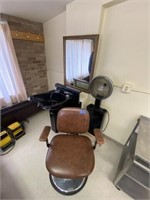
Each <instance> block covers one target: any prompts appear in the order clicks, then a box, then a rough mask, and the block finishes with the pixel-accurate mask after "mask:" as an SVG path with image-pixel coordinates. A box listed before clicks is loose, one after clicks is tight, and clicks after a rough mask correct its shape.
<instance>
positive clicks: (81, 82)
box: [63, 35, 99, 92]
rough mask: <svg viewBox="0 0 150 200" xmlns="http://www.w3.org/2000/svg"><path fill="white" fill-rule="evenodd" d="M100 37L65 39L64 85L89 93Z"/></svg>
mask: <svg viewBox="0 0 150 200" xmlns="http://www.w3.org/2000/svg"><path fill="white" fill-rule="evenodd" d="M98 40H99V35H78V36H65V37H63V51H64V84H65V85H68V86H71V87H75V88H77V89H79V90H81V91H84V92H89V91H88V86H89V82H90V81H91V79H92V77H93V72H94V66H95V60H96V53H97V47H98Z"/></svg>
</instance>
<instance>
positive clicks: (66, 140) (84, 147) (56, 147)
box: [46, 135, 95, 179]
mask: <svg viewBox="0 0 150 200" xmlns="http://www.w3.org/2000/svg"><path fill="white" fill-rule="evenodd" d="M94 162H95V161H94V152H93V147H92V143H91V141H90V139H89V138H88V137H86V136H77V135H57V136H55V137H54V138H53V139H52V141H51V143H50V147H49V149H48V152H47V156H46V167H47V170H48V171H49V173H50V174H51V175H54V176H56V177H59V178H68V179H73V178H81V177H86V176H88V175H89V174H90V173H91V172H92V171H93V168H94Z"/></svg>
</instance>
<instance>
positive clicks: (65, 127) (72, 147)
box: [39, 107, 104, 195]
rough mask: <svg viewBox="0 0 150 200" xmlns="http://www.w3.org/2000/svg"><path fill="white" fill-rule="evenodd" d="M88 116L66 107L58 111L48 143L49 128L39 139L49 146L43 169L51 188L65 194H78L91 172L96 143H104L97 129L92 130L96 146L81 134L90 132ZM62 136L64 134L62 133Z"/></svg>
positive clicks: (82, 111) (77, 109)
mask: <svg viewBox="0 0 150 200" xmlns="http://www.w3.org/2000/svg"><path fill="white" fill-rule="evenodd" d="M89 123H90V117H89V112H88V111H87V110H84V109H81V108H75V107H72V108H71V107H67V108H62V109H60V110H59V112H58V115H57V129H58V131H59V132H61V133H60V134H57V135H55V136H54V137H53V138H52V140H51V142H50V143H49V141H48V135H49V132H50V130H51V127H49V126H46V127H44V129H43V132H42V134H41V136H40V138H39V140H40V141H45V142H46V144H47V147H48V152H47V156H46V168H47V170H48V172H49V177H50V182H51V184H52V186H53V187H54V189H55V190H56V191H57V192H59V193H61V194H64V195H72V194H75V193H77V192H79V191H80V190H81V189H82V188H83V187H84V185H85V183H86V181H87V179H88V176H89V175H90V174H91V172H92V171H93V169H94V163H95V159H94V151H93V150H94V149H95V147H96V144H97V143H98V144H103V143H104V139H103V136H102V133H101V132H100V130H99V129H95V130H94V134H95V144H94V145H93V146H92V142H91V140H90V139H89V137H87V136H85V135H83V133H86V132H87V131H88V129H89ZM64 133H65V134H64Z"/></svg>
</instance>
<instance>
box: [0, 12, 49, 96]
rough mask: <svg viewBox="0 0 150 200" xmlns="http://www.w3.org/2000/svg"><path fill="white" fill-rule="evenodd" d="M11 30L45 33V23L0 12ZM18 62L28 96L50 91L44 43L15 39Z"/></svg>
mask: <svg viewBox="0 0 150 200" xmlns="http://www.w3.org/2000/svg"><path fill="white" fill-rule="evenodd" d="M0 15H1V16H0V17H1V18H2V19H4V20H6V21H7V22H8V24H9V27H10V30H13V31H21V32H28V33H34V34H43V24H41V23H38V22H31V21H28V20H25V19H21V18H17V17H13V16H9V15H6V14H0ZM13 43H14V47H15V51H16V55H17V58H18V63H19V66H20V70H21V73H22V77H23V81H24V84H25V87H26V91H27V94H28V96H30V95H33V94H39V93H42V92H47V91H48V80H47V68H46V56H45V46H44V43H41V42H34V41H26V40H17V39H13Z"/></svg>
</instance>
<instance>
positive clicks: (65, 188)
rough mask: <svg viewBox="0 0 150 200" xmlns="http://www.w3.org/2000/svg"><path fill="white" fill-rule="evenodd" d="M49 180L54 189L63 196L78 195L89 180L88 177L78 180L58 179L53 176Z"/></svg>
mask: <svg viewBox="0 0 150 200" xmlns="http://www.w3.org/2000/svg"><path fill="white" fill-rule="evenodd" d="M49 178H50V182H51V184H52V186H53V188H54V189H55V190H56V191H57V192H59V193H61V194H63V195H73V194H76V193H77V192H79V191H80V190H81V189H82V188H83V187H84V185H85V184H86V181H87V179H88V177H84V178H78V179H66V178H58V177H55V176H53V175H51V174H50V175H49Z"/></svg>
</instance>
